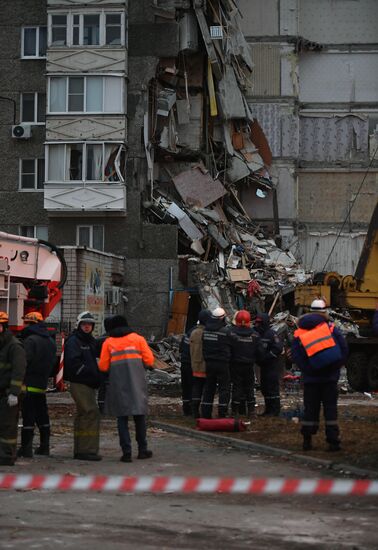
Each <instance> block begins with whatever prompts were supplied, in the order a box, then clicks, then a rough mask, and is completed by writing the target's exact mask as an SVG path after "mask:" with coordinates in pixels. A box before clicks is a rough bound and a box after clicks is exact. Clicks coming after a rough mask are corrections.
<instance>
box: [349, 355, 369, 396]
mask: <svg viewBox="0 0 378 550" xmlns="http://www.w3.org/2000/svg"><path fill="white" fill-rule="evenodd" d="M367 363H368V359H367V355H366V354H365V353H362V352H355V353H351V354H350V356H349V358H348V361H347V364H346V369H347V377H348V382H349V385H350V386H351V388H352V389H354V390H355V391H368V390H369V382H368V376H367V370H368V369H367Z"/></svg>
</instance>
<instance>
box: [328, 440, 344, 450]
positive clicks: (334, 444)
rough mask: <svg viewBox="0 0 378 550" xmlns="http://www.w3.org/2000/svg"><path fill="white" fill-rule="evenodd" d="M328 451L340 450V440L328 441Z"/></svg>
mask: <svg viewBox="0 0 378 550" xmlns="http://www.w3.org/2000/svg"><path fill="white" fill-rule="evenodd" d="M328 451H329V452H330V453H335V452H338V451H341V445H340V441H338V440H336V441H328Z"/></svg>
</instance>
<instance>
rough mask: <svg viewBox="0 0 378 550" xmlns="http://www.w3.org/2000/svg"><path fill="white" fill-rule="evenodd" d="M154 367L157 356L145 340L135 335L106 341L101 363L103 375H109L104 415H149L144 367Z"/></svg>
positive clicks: (129, 334)
mask: <svg viewBox="0 0 378 550" xmlns="http://www.w3.org/2000/svg"><path fill="white" fill-rule="evenodd" d="M153 364H154V355H153V353H152V351H151V349H150V348H149V346H148V344H147V342H146V340H145V339H144V338H143V336H140V335H139V334H136V333H135V332H131V333H128V334H126V335H124V336H120V337H109V338H107V339H106V340H105V342H104V344H103V346H102V350H101V357H100V362H99V369H100V370H101V371H103V372H107V371H109V385H108V389H107V392H106V397H105V406H104V412H105V414H108V415H110V416H133V415H144V414H147V381H146V375H145V370H144V366H149V367H152V366H153Z"/></svg>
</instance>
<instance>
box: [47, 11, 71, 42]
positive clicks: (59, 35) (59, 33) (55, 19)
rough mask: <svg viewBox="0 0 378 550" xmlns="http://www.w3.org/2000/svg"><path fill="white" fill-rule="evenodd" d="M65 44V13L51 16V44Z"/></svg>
mask: <svg viewBox="0 0 378 550" xmlns="http://www.w3.org/2000/svg"><path fill="white" fill-rule="evenodd" d="M66 44H67V15H52V16H51V45H52V46H66Z"/></svg>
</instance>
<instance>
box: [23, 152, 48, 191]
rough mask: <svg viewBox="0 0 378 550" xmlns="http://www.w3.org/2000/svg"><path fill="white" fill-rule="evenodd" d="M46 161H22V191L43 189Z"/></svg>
mask: <svg viewBox="0 0 378 550" xmlns="http://www.w3.org/2000/svg"><path fill="white" fill-rule="evenodd" d="M44 177H45V159H21V160H20V190H21V191H38V190H40V189H43V182H44Z"/></svg>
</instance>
